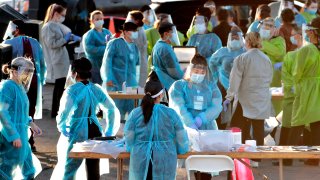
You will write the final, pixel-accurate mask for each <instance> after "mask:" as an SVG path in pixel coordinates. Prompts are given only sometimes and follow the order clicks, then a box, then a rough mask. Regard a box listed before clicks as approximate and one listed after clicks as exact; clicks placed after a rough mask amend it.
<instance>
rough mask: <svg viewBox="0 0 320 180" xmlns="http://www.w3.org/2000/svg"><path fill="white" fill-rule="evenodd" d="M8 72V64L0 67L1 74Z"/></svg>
mask: <svg viewBox="0 0 320 180" xmlns="http://www.w3.org/2000/svg"><path fill="white" fill-rule="evenodd" d="M9 71H10V66H9V64H4V65H2V72H3V74H9Z"/></svg>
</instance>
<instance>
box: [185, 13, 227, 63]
mask: <svg viewBox="0 0 320 180" xmlns="http://www.w3.org/2000/svg"><path fill="white" fill-rule="evenodd" d="M209 18H210V10H209V9H208V8H204V7H200V8H199V9H198V10H197V12H196V16H195V21H194V27H195V34H193V35H192V36H191V37H190V39H189V41H188V43H187V46H196V47H197V52H198V53H199V54H200V55H201V56H204V57H205V58H206V59H207V60H209V58H210V57H211V55H212V54H213V53H214V52H216V51H217V50H218V49H220V48H221V47H222V43H221V40H220V38H219V37H218V36H217V35H216V34H215V33H209V32H208V30H207V26H208V19H209Z"/></svg>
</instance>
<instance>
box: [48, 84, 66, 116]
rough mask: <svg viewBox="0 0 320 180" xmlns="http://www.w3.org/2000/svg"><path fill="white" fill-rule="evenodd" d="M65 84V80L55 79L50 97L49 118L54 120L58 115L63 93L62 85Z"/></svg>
mask: <svg viewBox="0 0 320 180" xmlns="http://www.w3.org/2000/svg"><path fill="white" fill-rule="evenodd" d="M65 83H66V78H59V79H56V81H55V84H54V89H53V96H52V110H51V117H52V118H55V117H56V116H57V115H58V110H59V105H60V99H61V96H62V94H63V91H64V85H65Z"/></svg>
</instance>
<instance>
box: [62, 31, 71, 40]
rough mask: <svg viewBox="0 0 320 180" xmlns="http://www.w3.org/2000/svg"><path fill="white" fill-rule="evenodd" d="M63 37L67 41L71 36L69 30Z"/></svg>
mask: <svg viewBox="0 0 320 180" xmlns="http://www.w3.org/2000/svg"><path fill="white" fill-rule="evenodd" d="M63 38H64V39H65V40H66V41H67V42H68V41H69V40H70V38H71V32H68V33H67V34H66V35H64V37H63Z"/></svg>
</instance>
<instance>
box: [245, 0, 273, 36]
mask: <svg viewBox="0 0 320 180" xmlns="http://www.w3.org/2000/svg"><path fill="white" fill-rule="evenodd" d="M268 17H271V9H270V7H269V6H268V5H267V4H262V5H260V6H258V8H257V12H256V17H255V19H254V21H253V22H252V23H251V24H250V26H249V28H248V30H247V33H249V32H259V27H258V26H259V24H260V21H262V20H264V19H265V18H268Z"/></svg>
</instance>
